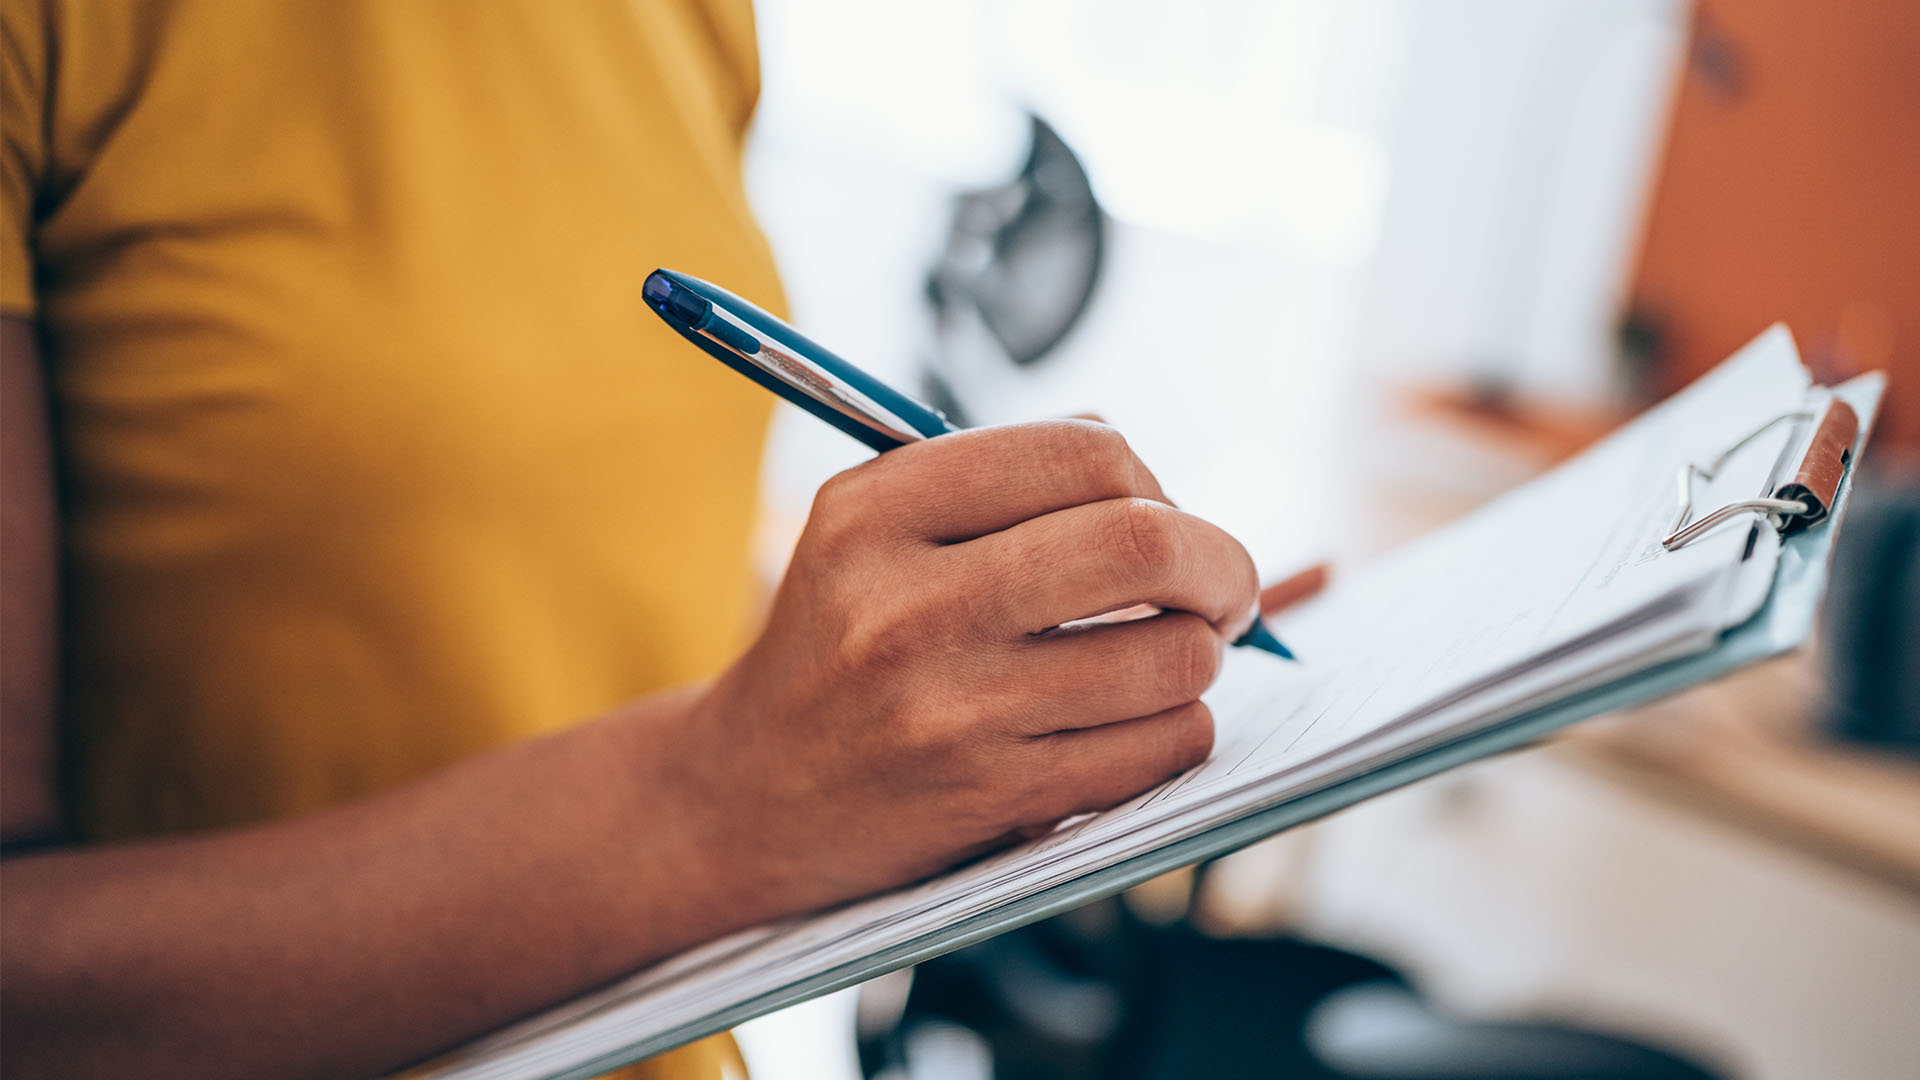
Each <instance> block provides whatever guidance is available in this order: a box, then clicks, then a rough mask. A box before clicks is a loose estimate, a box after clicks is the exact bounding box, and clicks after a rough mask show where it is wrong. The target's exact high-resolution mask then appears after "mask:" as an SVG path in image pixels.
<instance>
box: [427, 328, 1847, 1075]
mask: <svg viewBox="0 0 1920 1080" xmlns="http://www.w3.org/2000/svg"><path fill="white" fill-rule="evenodd" d="M1808 392H1809V386H1808V378H1807V374H1806V371H1805V369H1804V368H1802V367H1801V365H1800V363H1799V360H1798V357H1797V355H1796V354H1795V351H1794V348H1793V344H1792V341H1791V339H1790V338H1789V337H1788V336H1787V333H1786V331H1785V330H1784V329H1782V328H1778V327H1776V328H1774V329H1773V330H1770V331H1768V332H1767V333H1766V334H1764V335H1762V336H1761V337H1760V338H1758V339H1756V340H1755V341H1754V342H1753V344H1751V345H1749V346H1748V347H1747V348H1745V349H1743V350H1742V351H1741V352H1740V353H1738V354H1736V355H1735V356H1734V357H1733V358H1732V359H1730V360H1729V361H1727V362H1726V363H1725V364H1723V365H1721V366H1720V367H1719V368H1718V369H1716V370H1715V371H1714V372H1712V373H1710V374H1709V375H1707V376H1706V377H1705V378H1703V379H1702V380H1700V381H1699V382H1698V383H1696V384H1695V385H1694V386H1692V387H1689V388H1688V389H1687V390H1686V391H1683V392H1682V393H1681V394H1679V395H1676V396H1675V397H1674V398H1673V399H1671V400H1669V401H1668V402H1666V403H1664V404H1662V405H1661V406H1660V407H1658V408H1656V409H1654V410H1651V411H1650V412H1648V413H1647V414H1646V415H1644V416H1642V417H1641V418H1640V419H1638V420H1636V421H1635V422H1634V423H1633V424H1631V425H1629V426H1628V427H1626V428H1624V429H1622V430H1621V431H1620V432H1618V433H1616V434H1615V435H1614V436H1612V437H1611V438H1609V439H1608V440H1606V441H1605V442H1603V443H1602V444H1600V445H1599V446H1596V447H1594V448H1593V449H1592V450H1590V451H1588V452H1587V453H1585V454H1583V455H1581V456H1580V457H1578V458H1576V459H1574V460H1573V461H1570V462H1568V463H1567V464H1565V465H1563V466H1562V467H1560V468H1558V469H1556V470H1554V471H1553V472H1551V473H1549V474H1547V475H1546V476H1544V477H1541V478H1540V479H1539V480H1537V481H1535V482H1533V483H1530V484H1528V485H1526V486H1524V487H1522V488H1520V489H1517V490H1516V491H1513V492H1511V493H1509V494H1508V495H1506V496H1504V497H1502V498H1500V499H1498V500H1496V501H1494V502H1493V503H1491V504H1489V505H1488V506H1486V507H1484V508H1482V509H1481V510H1480V511H1478V512H1476V513H1475V514H1472V515H1470V516H1469V517H1467V518H1465V519H1463V520H1461V521H1459V522H1456V523H1455V524H1453V525H1450V526H1448V527H1447V528H1444V529H1442V530H1440V531H1438V532H1436V533H1434V534H1432V535H1430V536H1428V537H1426V538H1423V539H1421V540H1419V541H1416V542H1415V543H1413V544H1411V545H1409V546H1407V547H1406V548H1403V549H1401V550H1399V551H1397V552H1395V553H1392V554H1390V555H1388V556H1387V557H1385V558H1384V559H1382V560H1381V561H1380V562H1378V563H1376V564H1375V565H1373V566H1371V567H1369V568H1366V569H1365V570H1364V571H1362V572H1358V573H1354V574H1350V575H1347V576H1346V577H1345V578H1344V579H1343V580H1342V581H1341V582H1340V583H1339V584H1338V585H1337V586H1336V587H1335V588H1334V589H1332V590H1330V591H1329V592H1328V593H1327V594H1326V595H1324V596H1322V597H1320V598H1318V599H1317V600H1316V601H1314V602H1312V603H1311V604H1309V605H1307V606H1306V607H1304V608H1302V609H1301V610H1300V611H1298V612H1296V613H1292V614H1290V615H1289V616H1288V617H1287V618H1286V619H1284V620H1283V621H1282V622H1281V623H1280V624H1279V627H1278V629H1279V632H1280V633H1281V635H1282V636H1283V637H1284V638H1285V639H1286V640H1287V641H1288V642H1290V643H1291V644H1293V645H1294V646H1295V647H1296V648H1298V649H1299V650H1300V653H1301V655H1302V657H1303V660H1304V662H1303V663H1301V664H1298V665H1292V664H1287V663H1284V662H1282V661H1278V660H1275V659H1273V658H1271V657H1267V656H1265V655H1264V654H1251V653H1250V651H1248V650H1235V652H1236V654H1237V655H1235V656H1233V657H1231V658H1230V660H1229V662H1228V664H1227V665H1226V667H1225V669H1224V671H1223V675H1222V678H1221V680H1220V681H1219V683H1218V684H1217V685H1216V687H1215V688H1214V690H1213V691H1212V692H1211V693H1210V694H1209V695H1208V701H1209V703H1210V704H1211V705H1212V707H1213V710H1214V714H1215V719H1216V730H1217V739H1216V745H1215V750H1214V753H1213V755H1212V757H1211V758H1210V759H1209V760H1208V761H1207V762H1205V763H1203V764H1202V765H1200V766H1198V767H1197V768H1195V769H1193V770H1192V771H1190V772H1188V773H1186V774H1185V775H1183V776H1180V777H1178V778H1176V779H1174V780H1172V781H1170V782H1168V783H1167V784H1164V785H1162V786H1161V787H1159V788H1157V789H1155V790H1154V791H1151V792H1148V793H1146V794H1144V795H1142V796H1140V797H1139V798H1136V799H1135V800H1133V801H1132V802H1130V803H1127V804H1126V805H1123V806H1120V807H1116V808H1114V809H1112V810H1109V811H1107V812H1105V813H1102V814H1097V815H1092V816H1089V817H1087V818H1084V819H1082V820H1080V821H1077V822H1074V823H1070V824H1069V825H1067V826H1065V827H1063V828H1061V829H1059V830H1057V831H1056V832H1054V833H1053V834H1051V835H1049V836H1046V837H1043V838H1041V839H1039V840H1036V841H1034V842H1032V843H1029V844H1025V845H1022V846H1020V847H1018V848H1015V849H1012V850H1010V851H1007V852H1004V853H1001V854H999V855H996V856H993V857H991V858H988V859H985V860H982V861H980V862H977V863H974V864H971V865H969V866H965V867H962V868H960V869H958V870H955V871H952V872H950V873H948V874H945V875H942V876H940V877H938V878H935V879H932V880H930V881H925V882H920V883H917V884H914V885H911V886H908V887H906V888H904V889H901V890H899V891H896V892H893V893H889V894H886V895H884V896H880V897H876V898H872V899H869V900H865V901H862V902H859V903H855V904H852V905H849V906H846V907H843V908H841V909H838V910H835V911H830V912H826V913H823V914H820V915H816V916H811V917H806V918H801V919H795V920H791V921H789V922H787V923H784V924H781V925H778V926H775V927H770V928H768V927H763V928H759V929H756V930H752V931H748V932H746V933H743V934H740V935H735V936H733V937H731V938H728V939H726V940H723V941H720V942H716V943H714V944H712V945H709V946H705V947H703V948H700V949H696V950H693V951H692V952H690V953H687V954H685V955H683V956H681V957H677V958H675V959H673V960H670V961H668V962H667V963H665V964H662V965H659V966H657V967H655V968H653V969H651V970H649V971H645V972H641V973H639V974H637V975H636V976H634V977H633V978H631V979H629V980H626V981H625V982H622V983H618V984H615V985H614V986H611V987H609V988H607V989H605V990H603V991H600V992H598V993H595V994H590V995H588V996H586V997H583V998H581V999H578V1000H576V1001H575V1002H572V1003H570V1004H568V1005H564V1006H561V1007H559V1008H557V1009H555V1010H552V1011H550V1012H549V1013H547V1014H545V1015H543V1016H540V1017H536V1018H534V1019H532V1020H530V1021H527V1022H526V1023H523V1024H520V1025H517V1026H515V1027H511V1028H508V1029H505V1030H503V1031H501V1032H499V1033H496V1034H495V1035H494V1036H491V1037H489V1038H487V1039H485V1040H481V1041H479V1042H477V1043H475V1044H473V1045H472V1046H470V1047H468V1048H466V1049H464V1050H462V1051H459V1052H456V1053H455V1054H454V1055H451V1056H449V1057H448V1058H445V1059H442V1061H441V1062H440V1063H439V1066H440V1071H438V1072H435V1073H434V1074H433V1075H437V1076H445V1077H449V1078H452V1077H458V1078H461V1080H480V1078H489V1080H491V1078H505V1077H516V1078H517V1077H531V1076H542V1075H550V1074H552V1073H554V1072H558V1071H561V1070H563V1069H565V1068H568V1067H571V1066H574V1065H578V1064H579V1063H581V1062H585V1061H590V1060H594V1059H596V1058H599V1057H601V1056H602V1055H605V1054H608V1053H612V1052H614V1051H617V1050H618V1049H620V1048H621V1047H623V1046H629V1045H633V1044H635V1043H637V1042H639V1041H640V1040H642V1039H644V1038H648V1037H650V1036H652V1035H653V1034H655V1033H661V1032H667V1031H671V1030H673V1029H675V1028H677V1027H679V1026H680V1025H683V1024H688V1023H692V1022H695V1021H698V1020H699V1019H701V1018H702V1017H705V1016H708V1015H711V1014H712V1013H714V1012H715V1011H717V1010H719V1009H721V1008H723V1007H726V1006H729V1005H731V1004H733V1003H736V1002H740V1001H744V1000H748V999H751V998H754V997H757V996H759V995H762V994H765V993H769V992H771V991H774V990H777V989H779V988H780V987H783V986H788V985H791V984H793V983H795V982H797V981H799V980H801V979H804V978H807V977H810V976H813V975H816V974H819V973H821V972H826V971H830V970H833V969H834V968H837V967H839V966H841V965H844V964H847V963H851V962H853V961H856V960H858V959H860V958H862V957H865V956H868V955H871V954H873V953H875V952H877V951H879V950H881V949H885V948H888V947H892V946H895V945H898V944H901V943H904V942H909V941H914V940H917V939H920V938H921V937H922V936H923V935H926V934H928V933H930V932H934V931H937V930H938V929H940V928H941V927H945V926H950V925H953V924H954V923H956V922H958V921H959V920H961V919H964V918H966V917H968V916H970V915H974V914H977V913H980V912H984V911H990V910H992V909H994V908H996V907H999V906H1002V905H1005V904H1007V903H1010V902H1012V901H1014V900H1017V899H1020V898H1022V897H1026V896H1031V895H1033V894H1035V893H1038V892H1039V891H1041V890H1044V889H1047V888H1049V887H1052V886H1055V885H1058V884H1059V883H1061V882H1064V881H1068V880H1071V879H1073V878H1076V877H1078V876H1081V875H1084V874H1086V873H1089V872H1091V871H1093V870H1096V869H1099V868H1102V867H1106V866H1111V865H1114V864H1116V863H1118V862H1120V861H1123V860H1125V859H1127V858H1129V857H1132V856H1134V855H1137V854H1139V853H1140V852H1143V851H1146V850H1151V849H1153V848H1155V847H1158V846H1160V845H1164V844H1167V843H1170V842H1173V841H1174V840H1177V839H1180V838H1182V837H1185V836H1190V835H1193V834H1195V833H1197V832H1200V831H1203V830H1205V829H1208V828H1212V827H1214V826H1217V825H1219V824H1221V823H1223V822H1226V821H1230V820H1234V819H1236V818H1238V817H1241V816H1244V815H1246V814H1249V813H1253V812H1255V811H1257V810H1260V809H1263V808H1265V807H1268V806H1272V805H1274V804H1276V803H1278V802H1281V801H1284V800H1287V799H1290V798H1297V797H1299V796H1300V795H1302V794H1305V793H1308V792H1311V791H1314V790H1318V789H1319V788H1322V787H1325V786H1328V785H1330V784H1332V783H1334V782H1337V781H1338V780H1340V779H1343V778H1346V777H1349V776H1351V775H1354V774H1355V773H1357V772H1363V771H1366V770H1368V769H1371V768H1376V767H1378V766H1379V765H1381V764H1383V763H1386V762H1389V761H1393V760H1397V759H1399V758H1401V757H1405V756H1408V755H1410V754H1412V753H1415V752H1417V751H1419V750H1420V749H1423V748H1425V747H1429V746H1432V745H1435V744H1437V743H1439V742H1444V741H1447V740H1449V739H1453V738H1458V737H1461V736H1462V735H1464V734H1466V733H1470V732H1472V731H1475V730H1478V729H1479V728H1482V727H1484V726H1486V725H1490V724H1494V723H1498V722H1500V721H1502V720H1505V719H1508V718H1510V717H1512V716H1514V715H1517V714H1519V713H1520V712H1523V711H1525V710H1527V709H1529V708H1533V707H1537V706H1539V705H1542V704H1545V703H1549V702H1552V701H1555V700H1559V699H1561V698H1564V697H1566V696H1568V695H1570V694H1572V693H1575V692H1577V691H1579V690H1581V689H1584V688H1587V687H1589V686H1593V685H1597V684H1599V683H1601V682H1605V681H1609V680H1612V679H1617V678H1621V677H1624V676H1626V675H1630V674H1632V673H1634V672H1636V671H1640V670H1644V669H1646V668H1648V667H1650V666H1652V665H1654V664H1657V663H1660V662H1663V661H1665V660H1667V659H1671V658H1674V657H1677V656H1682V655H1687V654H1689V653H1693V652H1698V651H1702V650H1705V649H1707V648H1710V647H1711V646H1712V644H1713V642H1714V641H1715V640H1716V639H1717V637H1718V636H1719V634H1720V633H1722V632H1723V631H1724V630H1725V629H1727V628H1728V627H1730V626H1733V625H1736V624H1738V623H1739V622H1740V621H1742V620H1744V619H1745V618H1747V617H1749V616H1751V615H1752V614H1753V612H1754V611H1755V610H1756V609H1757V607H1758V606H1759V604H1760V603H1761V602H1762V601H1763V600H1764V599H1765V596H1766V594H1767V590H1768V588H1769V587H1770V585H1771V582H1772V579H1773V571H1774V565H1775V560H1776V559H1777V556H1778V552H1779V538H1778V535H1777V533H1776V532H1775V531H1774V530H1773V529H1772V528H1771V527H1770V526H1766V527H1760V528H1755V527H1754V523H1755V521H1756V520H1757V519H1742V520H1739V521H1735V522H1731V523H1729V524H1728V525H1726V526H1724V527H1722V528H1719V529H1717V530H1715V531H1713V532H1710V533H1708V534H1707V535H1705V536H1703V537H1702V538H1701V539H1699V540H1698V541H1696V542H1694V543H1693V544H1691V545H1689V546H1687V547H1686V548H1683V549H1682V550H1680V551H1677V552H1668V551H1665V550H1664V549H1663V548H1662V547H1661V546H1660V543H1659V541H1660V538H1661V537H1662V536H1663V535H1664V534H1665V533H1666V532H1667V531H1668V530H1669V528H1670V527H1671V525H1672V518H1673V515H1674V512H1675V509H1676V502H1677V500H1676V495H1675V475H1676V472H1677V470H1678V469H1679V467H1680V466H1681V465H1682V464H1684V463H1685V462H1688V461H1706V460H1708V459H1710V458H1712V457H1714V456H1715V455H1716V454H1718V453H1719V452H1720V450H1721V449H1722V448H1724V447H1726V446H1727V445H1729V444H1731V443H1733V442H1735V441H1737V440H1738V439H1740V438H1742V437H1743V436H1746V435H1748V434H1749V433H1750V432H1751V431H1752V430H1754V429H1755V428H1757V427H1759V426H1760V425H1761V424H1762V423H1764V422H1765V421H1767V420H1769V419H1771V418H1773V417H1774V416H1777V415H1780V414H1782V413H1786V412H1790V411H1793V410H1796V409H1799V408H1801V407H1802V405H1803V402H1804V401H1805V400H1806V398H1807V396H1808ZM1795 437H1796V436H1795V432H1794V430H1793V429H1792V428H1791V427H1789V426H1781V427H1779V428H1776V429H1774V430H1773V431H1771V432H1770V433H1769V434H1768V435H1767V436H1766V437H1765V438H1762V439H1759V440H1756V441H1755V442H1754V444H1753V445H1751V446H1750V447H1749V448H1748V449H1747V450H1745V451H1743V452H1742V453H1741V454H1740V455H1739V456H1737V457H1736V458H1735V459H1733V460H1731V461H1729V462H1728V464H1727V466H1726V467H1725V468H1724V469H1723V470H1722V471H1721V473H1720V475H1719V476H1718V477H1717V479H1716V480H1715V481H1714V482H1713V483H1712V484H1711V485H1702V486H1701V487H1700V488H1698V489H1697V490H1696V493H1695V494H1696V500H1697V505H1701V506H1709V507H1710V506H1715V505H1718V504H1720V503H1721V502H1724V501H1727V500H1729V499H1735V498H1748V497H1751V496H1753V495H1755V494H1758V493H1760V492H1761V491H1762V489H1763V488H1766V487H1768V486H1769V479H1770V478H1771V477H1772V476H1773V475H1774V474H1775V473H1776V472H1777V470H1778V468H1779V464H1780V462H1781V461H1782V460H1784V458H1785V456H1786V455H1787V453H1788V452H1789V451H1790V450H1792V449H1793V447H1792V446H1790V444H1791V443H1792V442H1793V441H1794V439H1795ZM1249 497H1258V494H1257V493H1254V494H1250V496H1249Z"/></svg>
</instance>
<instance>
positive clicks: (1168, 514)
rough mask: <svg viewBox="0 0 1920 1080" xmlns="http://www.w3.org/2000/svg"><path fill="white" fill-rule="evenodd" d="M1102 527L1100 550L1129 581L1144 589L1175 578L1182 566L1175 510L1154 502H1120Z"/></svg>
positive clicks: (1122, 500) (1146, 500) (1131, 500)
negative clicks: (1180, 565) (1176, 572)
mask: <svg viewBox="0 0 1920 1080" xmlns="http://www.w3.org/2000/svg"><path fill="white" fill-rule="evenodd" d="M1112 507H1113V508H1112V509H1111V510H1110V511H1108V513H1107V515H1106V520H1105V522H1104V523H1103V524H1102V526H1101V536H1100V547H1099V550H1100V551H1101V553H1102V554H1103V555H1104V556H1105V558H1106V559H1107V561H1108V562H1110V563H1111V564H1112V566H1113V569H1114V571H1115V573H1116V574H1118V575H1119V576H1121V577H1122V578H1124V579H1125V580H1127V581H1129V582H1132V583H1136V584H1139V585H1143V586H1152V585H1156V584H1162V583H1165V582H1166V581H1168V580H1169V579H1171V578H1172V576H1173V575H1174V573H1175V571H1176V570H1177V569H1178V567H1179V563H1180V554H1181V553H1180V534H1179V528H1178V525H1177V523H1176V522H1175V520H1174V516H1173V515H1174V510H1173V508H1172V507H1169V506H1167V505H1166V504H1164V503H1157V502H1154V501H1153V500H1151V499H1139V498H1129V499H1116V500H1114V501H1113V504H1112Z"/></svg>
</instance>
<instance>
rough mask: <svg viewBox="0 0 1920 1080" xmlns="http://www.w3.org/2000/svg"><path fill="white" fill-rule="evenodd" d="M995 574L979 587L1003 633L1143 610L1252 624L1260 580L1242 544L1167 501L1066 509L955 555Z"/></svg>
mask: <svg viewBox="0 0 1920 1080" xmlns="http://www.w3.org/2000/svg"><path fill="white" fill-rule="evenodd" d="M949 550H950V551H951V553H952V556H953V558H954V559H955V560H960V559H967V560H971V561H972V564H973V565H974V566H977V567H982V568H993V577H992V578H990V579H989V578H980V579H976V580H972V581H969V582H968V583H967V587H968V588H969V589H970V590H971V591H972V592H973V594H974V595H973V597H972V602H974V603H976V604H981V605H983V606H984V608H985V611H986V613H987V615H988V618H989V621H990V622H991V623H993V624H994V629H995V631H996V632H998V633H1000V634H1003V635H1006V636H1017V635H1019V634H1031V633H1037V632H1039V631H1041V630H1044V629H1046V628H1048V627H1052V626H1058V625H1060V624H1062V623H1067V622H1072V621H1074V620H1076V619H1084V618H1087V617H1089V616H1093V615H1100V614H1103V613H1105V612H1109V611H1113V610H1115V609H1118V608H1123V607H1127V606H1130V605H1133V604H1152V605H1154V606H1155V607H1159V608H1165V609H1170V610H1174V611H1186V612H1191V613H1193V614H1195V615H1198V616H1200V617H1201V618H1203V619H1205V620H1206V621H1207V622H1209V623H1211V624H1212V625H1213V626H1214V628H1215V629H1216V630H1219V631H1221V632H1225V631H1226V630H1227V629H1228V628H1229V627H1232V626H1239V625H1242V624H1244V623H1245V622H1246V620H1247V617H1248V615H1249V613H1250V612H1251V611H1252V610H1253V602H1254V596H1255V593H1256V591H1257V590H1258V588H1259V578H1258V575H1257V574H1256V573H1255V571H1254V568H1253V560H1252V559H1250V558H1248V556H1247V551H1246V549H1245V548H1243V547H1241V546H1240V542H1239V541H1237V540H1235V539H1234V538H1233V537H1231V536H1228V535H1227V534H1226V533H1225V532H1223V531H1221V530H1220V529H1219V528H1218V527H1217V526H1215V525H1212V524H1210V523H1208V522H1206V521H1203V520H1201V519H1200V518H1197V517H1194V516H1193V515H1191V514H1187V513H1183V512H1181V511H1179V510H1176V509H1174V508H1173V507H1171V506H1168V505H1166V504H1165V503H1161V502H1153V501H1149V500H1147V499H1140V498H1132V499H1108V500H1106V501H1103V502H1097V503H1091V504H1088V505H1083V506H1075V507H1072V508H1070V509H1066V510H1057V511H1054V512H1053V513H1050V514H1047V515H1045V516H1042V517H1040V518H1037V519H1035V520H1033V521H1028V522H1025V523H1023V524H1020V525H1016V526H1014V527H1013V528H1010V529H1007V530H1005V531H1003V532H998V533H994V534H992V535H990V536H983V537H981V538H980V539H978V540H973V541H969V542H968V543H965V544H960V545H958V546H956V547H953V548H951V549H949Z"/></svg>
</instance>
